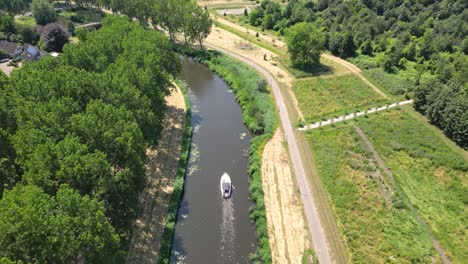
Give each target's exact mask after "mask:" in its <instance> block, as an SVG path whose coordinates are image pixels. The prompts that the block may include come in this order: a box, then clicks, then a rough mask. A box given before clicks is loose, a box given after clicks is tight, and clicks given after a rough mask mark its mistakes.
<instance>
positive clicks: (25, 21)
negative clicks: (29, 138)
mask: <svg viewBox="0 0 468 264" xmlns="http://www.w3.org/2000/svg"><path fill="white" fill-rule="evenodd" d="M15 22H16V23H18V24H20V25H22V26H27V27H31V28H32V27H34V26H35V25H36V20H35V19H34V18H33V17H25V16H20V17H17V18H15Z"/></svg>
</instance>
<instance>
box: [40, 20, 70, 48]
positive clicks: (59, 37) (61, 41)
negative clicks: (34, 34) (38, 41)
mask: <svg viewBox="0 0 468 264" xmlns="http://www.w3.org/2000/svg"><path fill="white" fill-rule="evenodd" d="M42 41H43V42H44V45H45V49H46V51H56V52H61V51H62V48H63V46H64V45H65V44H66V43H68V33H67V32H66V31H65V29H64V28H62V26H60V25H59V24H56V23H53V24H48V25H47V26H45V27H44V30H43V31H42Z"/></svg>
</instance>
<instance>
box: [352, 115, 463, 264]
mask: <svg viewBox="0 0 468 264" xmlns="http://www.w3.org/2000/svg"><path fill="white" fill-rule="evenodd" d="M408 111H413V110H411V109H410V110H408ZM359 122H360V123H361V125H360V126H361V127H362V129H363V130H364V132H365V133H366V134H367V135H368V137H369V138H370V140H371V141H372V143H373V144H374V146H375V148H376V149H377V151H378V152H379V153H380V155H381V156H382V158H383V159H384V161H385V162H386V164H387V166H388V167H389V168H390V170H392V172H393V173H394V174H395V178H396V180H397V182H398V183H399V184H400V186H401V187H402V189H403V191H404V192H405V193H406V195H407V196H408V198H409V200H410V201H411V203H412V204H413V205H414V206H415V208H416V210H417V211H418V213H419V214H420V215H421V217H422V218H423V219H424V221H425V222H426V223H427V224H428V226H429V227H430V229H431V231H432V232H433V234H434V236H435V237H436V239H437V240H438V241H439V242H440V244H441V245H442V247H443V248H444V249H445V251H446V252H447V254H448V256H449V257H450V259H451V260H452V261H453V262H454V263H463V262H464V261H465V260H466V259H468V252H467V251H466V248H467V247H468V242H467V238H468V236H467V234H466V229H465V227H466V225H467V221H466V219H467V216H468V214H467V212H466V203H467V202H468V199H467V198H468V197H467V194H468V188H467V186H468V174H467V171H468V160H467V158H466V157H467V156H466V152H464V153H463V151H461V150H460V149H459V148H457V147H454V146H453V145H451V144H446V143H445V142H444V141H443V140H442V139H441V138H440V137H441V135H439V134H438V133H436V131H434V130H431V129H428V128H427V126H425V125H424V123H422V122H421V121H420V120H418V119H416V118H414V117H413V116H412V115H410V114H408V113H406V112H403V111H402V112H388V113H386V114H385V116H384V117H380V118H379V117H376V118H372V119H367V120H366V119H361V120H360V121H359ZM460 152H462V153H463V154H461V153H460Z"/></svg>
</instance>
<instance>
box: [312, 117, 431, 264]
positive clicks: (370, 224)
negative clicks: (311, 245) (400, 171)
mask: <svg viewBox="0 0 468 264" xmlns="http://www.w3.org/2000/svg"><path fill="white" fill-rule="evenodd" d="M306 137H307V139H308V141H309V143H310V146H311V148H312V152H313V155H314V157H315V160H316V164H317V169H318V172H319V175H320V178H321V181H322V183H323V185H324V186H325V188H326V190H327V191H328V194H329V197H330V201H331V204H332V208H333V212H334V214H335V217H336V220H337V223H338V226H339V229H340V232H341V234H342V236H343V239H344V242H345V247H346V249H347V252H348V256H349V259H350V261H351V263H384V262H385V263H387V262H390V263H414V262H423V263H429V262H431V259H432V258H434V259H435V260H437V259H438V256H437V253H436V251H435V249H434V248H433V246H432V243H431V240H430V237H429V235H428V234H427V232H425V229H424V228H423V227H422V226H421V225H420V224H419V223H418V222H417V220H416V218H415V216H414V214H413V213H412V212H411V211H410V210H409V209H407V208H406V207H405V206H404V204H402V199H401V197H400V196H399V194H398V193H397V192H396V191H394V190H395V188H394V186H393V185H392V184H391V183H390V182H386V181H385V176H384V175H383V173H382V172H381V171H380V169H379V168H378V166H377V162H376V161H375V160H374V159H373V156H372V154H371V153H370V152H369V150H368V149H367V147H366V145H365V144H364V142H363V141H362V139H361V138H360V137H359V135H358V134H357V133H356V131H355V130H354V128H353V126H352V125H351V124H349V123H348V124H343V123H342V124H340V125H338V126H337V127H326V128H321V129H316V130H312V131H311V132H308V133H307V134H306Z"/></svg>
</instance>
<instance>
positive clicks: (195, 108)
mask: <svg viewBox="0 0 468 264" xmlns="http://www.w3.org/2000/svg"><path fill="white" fill-rule="evenodd" d="M181 79H182V80H184V81H185V82H186V83H187V85H188V92H189V96H190V101H191V104H192V123H193V129H194V130H193V136H192V142H191V144H192V145H191V153H190V157H189V163H188V167H187V175H186V178H185V187H184V188H185V189H184V196H183V199H182V202H181V205H180V208H179V213H178V218H177V219H178V220H177V224H176V227H175V234H174V240H173V244H172V255H171V263H187V264H211V263H213V264H216V263H223V264H224V263H250V261H249V259H248V256H249V254H250V253H253V252H254V250H255V248H256V242H255V228H254V225H253V223H252V221H251V220H250V219H249V207H250V206H251V202H250V201H249V190H248V188H249V182H248V174H247V168H248V151H249V142H250V140H251V134H250V133H249V131H248V129H247V127H246V126H245V125H244V123H243V120H242V113H241V108H240V106H239V104H238V103H237V101H236V99H235V96H234V93H233V92H232V91H231V90H230V89H229V87H228V86H227V85H226V83H225V82H224V81H223V80H222V79H221V78H220V77H219V76H217V75H216V74H215V73H213V72H212V71H210V70H209V69H208V67H206V66H205V65H202V64H200V63H197V62H196V61H194V60H193V59H191V58H183V64H182V72H181ZM224 172H227V173H228V174H229V176H230V177H231V181H232V185H233V188H234V189H233V192H232V196H231V198H230V199H223V198H222V197H221V191H220V186H219V181H220V179H221V175H222V174H223V173H224Z"/></svg>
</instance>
